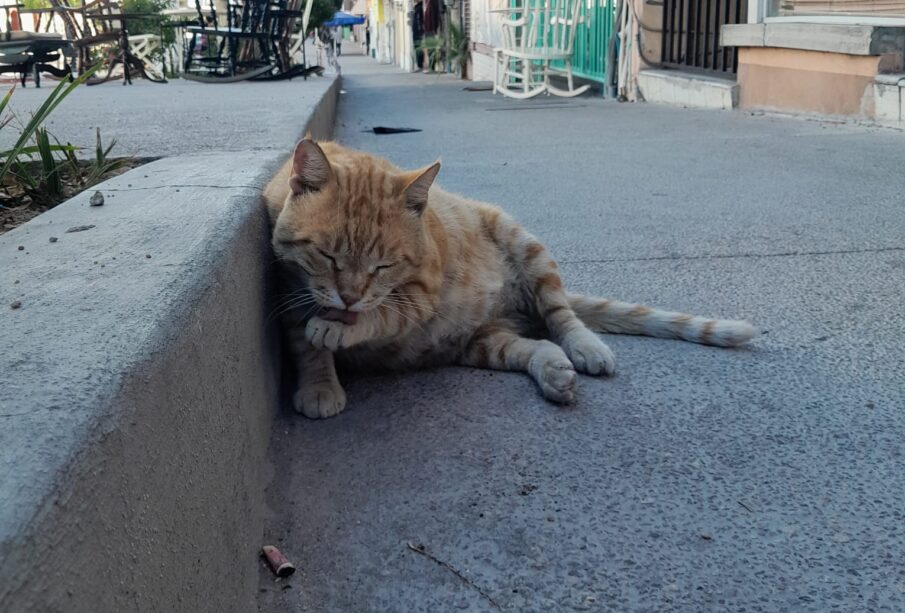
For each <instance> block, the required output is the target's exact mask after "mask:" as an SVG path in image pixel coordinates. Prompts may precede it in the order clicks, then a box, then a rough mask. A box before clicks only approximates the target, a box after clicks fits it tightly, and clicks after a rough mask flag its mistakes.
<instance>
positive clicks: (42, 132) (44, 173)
mask: <svg viewBox="0 0 905 613" xmlns="http://www.w3.org/2000/svg"><path fill="white" fill-rule="evenodd" d="M96 70H97V67H95V68H92V69H91V70H89V71H87V73H86V74H84V75H82V76H81V77H80V78H79V79H76V80H75V81H73V82H72V83H68V82H65V81H64V82H62V83H60V84H59V85H58V86H57V87H56V88H54V90H53V91H52V92H51V93H50V95H49V96H48V97H47V99H46V100H45V101H44V103H43V104H42V105H41V107H40V108H39V109H38V111H37V112H36V113H34V114H33V115H32V117H31V120H30V121H29V122H28V123H27V124H25V125H24V126H22V133H21V134H20V135H19V138H18V140H17V141H16V145H15V146H14V147H13V148H12V149H9V150H7V151H3V152H0V160H2V161H3V165H2V170H0V172H2V174H0V187H2V188H3V189H4V190H6V191H7V192H10V191H12V192H13V193H14V194H19V195H20V196H27V197H28V199H29V200H30V201H31V202H34V203H36V204H38V205H43V206H52V205H54V204H56V203H58V202H60V201H62V200H64V199H66V198H67V197H69V196H71V195H72V194H73V193H74V192H77V191H80V190H81V189H84V188H86V187H89V186H91V185H93V184H95V183H97V182H98V181H100V180H101V179H103V178H104V176H105V175H107V174H108V173H110V172H113V171H115V170H118V169H120V168H122V167H123V166H125V165H127V164H128V163H129V162H130V160H128V159H117V160H111V159H110V152H111V150H112V149H113V147H114V146H116V140H115V139H114V140H113V141H111V143H110V144H109V145H108V146H107V147H104V145H103V143H102V141H101V131H100V128H98V129H97V133H96V135H97V137H96V142H95V149H94V159H93V160H88V161H85V160H79V159H78V157H77V155H76V153H77V152H78V151H80V148H79V147H75V146H73V145H72V144H70V143H66V144H65V145H64V144H62V143H60V142H59V140H57V139H56V138H54V137H53V136H52V135H51V134H50V132H48V130H47V129H46V128H44V127H43V125H42V124H43V122H44V121H45V120H46V119H47V117H48V115H50V113H51V112H52V111H53V109H54V108H56V106H57V105H58V104H59V103H60V102H61V101H62V100H63V98H65V97H66V96H67V95H69V93H70V92H72V90H73V89H75V87H78V85H80V84H81V83H83V82H84V81H85V80H87V79H88V78H89V77H90V76H91V75H92V74H93V73H94V72H95V71H96ZM12 93H13V90H12V89H11V90H10V91H9V92H7V94H6V95H5V96H4V97H3V98H2V99H0V128H5V127H7V126H9V124H10V122H11V121H12V120H13V119H14V116H13V115H12V114H6V115H4V113H5V111H6V108H7V106H8V104H9V101H10V98H11V97H12Z"/></svg>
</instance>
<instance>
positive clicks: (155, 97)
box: [0, 75, 333, 157]
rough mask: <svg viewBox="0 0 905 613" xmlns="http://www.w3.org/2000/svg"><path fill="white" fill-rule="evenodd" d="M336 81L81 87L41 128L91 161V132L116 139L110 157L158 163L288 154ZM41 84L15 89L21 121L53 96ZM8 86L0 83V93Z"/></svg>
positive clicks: (2, 139)
mask: <svg viewBox="0 0 905 613" xmlns="http://www.w3.org/2000/svg"><path fill="white" fill-rule="evenodd" d="M332 82H333V76H332V75H327V76H325V77H311V78H309V79H308V80H307V81H305V80H303V79H301V78H297V79H293V80H291V81H278V82H272V83H262V82H257V83H255V82H251V81H245V82H241V83H225V84H210V83H197V82H194V81H186V80H183V79H173V80H171V81H170V82H169V83H166V84H158V83H150V82H148V81H145V80H143V79H136V80H134V81H133V84H132V85H130V86H123V85H122V84H121V82H118V81H117V82H109V83H104V84H102V85H95V86H91V87H88V86H83V87H79V88H77V89H76V90H75V91H73V92H72V93H71V94H70V95H69V96H68V97H67V98H66V99H65V100H63V101H62V102H61V103H60V105H59V106H58V107H57V108H56V109H55V110H54V111H53V113H52V114H51V115H50V118H49V119H48V121H47V123H46V124H45V125H46V127H47V128H48V130H49V131H50V132H51V133H52V134H53V135H54V136H56V137H57V138H58V139H59V140H60V141H61V142H64V143H65V142H70V143H72V144H73V145H77V146H79V147H87V149H86V150H85V152H84V156H86V157H91V156H93V155H94V143H95V130H96V128H97V127H100V129H101V137H102V139H103V141H104V143H105V144H109V143H110V142H111V141H112V139H114V138H115V139H116V141H117V146H116V147H115V148H114V150H113V152H112V153H111V155H112V156H114V157H121V156H128V155H131V156H138V157H163V156H170V155H180V154H185V153H189V154H190V153H202V152H208V151H248V150H261V149H273V148H280V149H289V148H290V147H291V146H292V144H293V142H294V139H295V138H296V136H297V132H298V125H297V122H298V120H299V117H304V116H305V114H306V113H307V112H308V109H310V108H311V107H313V106H314V105H315V104H316V103H317V101H318V100H320V99H321V97H322V96H323V95H324V92H325V91H326V90H327V88H328V87H330V84H331V83H332ZM54 86H55V83H54V82H53V81H45V83H44V85H43V86H42V87H41V88H40V89H36V88H34V87H33V86H32V84H31V82H30V81H29V83H28V87H26V88H21V87H19V88H17V89H16V92H15V93H14V94H13V97H12V100H11V101H10V109H12V110H13V111H14V112H15V113H16V114H17V115H19V116H20V117H21V118H22V120H23V121H25V120H27V118H28V116H29V113H31V112H33V111H34V110H36V109H37V108H38V107H39V106H40V105H41V104H42V103H43V102H44V100H45V98H46V97H47V95H48V94H49V93H50V92H51V91H52V89H53V87H54ZM8 87H9V84H3V85H0V94H2V93H5V91H6V90H7V89H8ZM16 138H18V132H16V131H15V130H14V129H12V128H11V127H7V128H4V129H3V130H2V131H0V147H3V148H6V147H10V146H12V144H13V143H14V142H15V140H16Z"/></svg>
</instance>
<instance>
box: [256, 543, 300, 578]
mask: <svg viewBox="0 0 905 613" xmlns="http://www.w3.org/2000/svg"><path fill="white" fill-rule="evenodd" d="M261 555H263V556H264V558H266V559H267V564H268V565H269V566H270V569H271V570H272V571H273V573H274V574H275V575H276V576H277V577H288V576H289V575H291V574H292V573H294V572H295V566H293V565H292V562H290V561H289V560H287V559H286V556H284V555H283V553H282V552H281V551H280V550H279V549H277V548H276V547H274V546H273V545H264V547H262V548H261Z"/></svg>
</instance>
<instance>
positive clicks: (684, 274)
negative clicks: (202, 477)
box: [260, 58, 905, 612]
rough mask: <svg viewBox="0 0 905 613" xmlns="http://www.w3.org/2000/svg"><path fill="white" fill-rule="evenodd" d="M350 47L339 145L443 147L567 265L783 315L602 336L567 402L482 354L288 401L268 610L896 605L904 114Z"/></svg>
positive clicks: (462, 188)
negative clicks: (598, 92)
mask: <svg viewBox="0 0 905 613" xmlns="http://www.w3.org/2000/svg"><path fill="white" fill-rule="evenodd" d="M343 69H344V70H343V74H344V79H345V80H344V88H345V89H346V90H347V94H346V95H344V96H343V97H342V99H341V104H340V112H339V119H338V122H339V125H338V126H337V128H338V130H337V138H338V139H339V140H340V141H342V142H344V143H346V144H348V145H352V146H355V147H359V148H362V149H366V150H370V151H373V152H376V153H379V154H383V155H385V156H387V157H389V158H390V159H392V160H393V161H395V162H398V163H399V164H402V165H405V166H410V167H414V166H421V165H424V164H426V163H429V162H431V161H432V160H434V159H435V158H437V157H438V156H442V158H443V170H442V171H441V173H440V178H439V182H440V183H441V184H442V185H443V186H444V187H446V188H448V189H451V190H454V191H459V192H462V193H465V194H468V195H469V196H472V197H476V198H481V199H485V200H489V201H493V202H496V203H499V204H501V205H503V206H504V207H505V208H506V209H508V210H509V211H510V212H511V213H513V214H514V215H515V216H516V217H517V218H518V219H520V220H521V221H522V222H523V223H524V224H525V225H526V226H527V227H528V228H529V229H530V230H532V231H533V232H534V233H536V234H537V235H538V236H539V237H541V238H542V239H543V240H544V241H545V242H546V244H547V245H548V246H549V247H550V248H551V249H552V250H553V252H554V254H555V255H557V256H558V258H559V259H560V261H561V262H562V268H563V273H564V276H565V278H566V281H567V285H568V286H570V287H571V288H572V289H574V290H577V291H582V292H587V293H593V294H599V295H603V296H610V297H616V298H620V299H625V300H632V301H644V302H646V303H649V304H653V305H657V306H663V307H669V308H674V309H681V310H686V311H689V312H694V313H698V314H703V315H718V316H724V317H743V318H746V319H749V320H750V321H752V322H753V323H755V324H756V325H758V326H759V327H760V328H761V329H762V330H763V331H764V332H765V334H764V335H763V336H762V337H760V338H759V339H757V340H756V341H755V342H754V343H753V344H752V345H751V346H750V347H748V348H745V349H740V350H732V351H730V350H721V349H715V348H710V347H702V346H697V345H693V344H689V343H681V342H676V341H668V340H657V339H647V338H635V337H620V336H609V337H607V339H606V340H607V342H608V343H610V345H611V346H612V347H613V349H614V350H615V352H616V355H617V362H618V373H617V375H616V376H615V377H614V378H612V379H593V378H589V377H583V378H582V380H581V389H580V398H579V402H578V403H577V405H576V406H575V407H573V408H568V409H563V408H558V407H555V406H553V405H550V404H548V403H546V402H544V401H543V400H542V398H541V397H540V395H539V394H538V392H537V390H536V389H535V386H534V384H533V383H532V382H531V381H530V380H529V379H528V377H527V376H524V375H519V374H509V373H499V372H488V371H477V370H470V369H464V368H446V369H440V370H435V371H429V372H419V373H411V374H402V375H398V376H382V377H355V376H354V375H353V376H348V375H347V376H346V377H345V383H346V390H347V392H348V397H349V405H348V407H349V408H348V409H347V411H346V412H345V413H344V414H342V415H341V416H339V417H338V418H335V419H331V420H328V421H323V422H312V421H308V420H306V419H303V418H301V417H299V416H297V415H295V414H293V413H292V412H291V409H290V408H289V407H288V405H287V407H286V408H285V410H284V411H283V413H282V414H281V415H280V417H279V419H278V423H277V424H276V427H275V430H274V439H273V443H272V444H273V447H274V448H273V462H274V482H273V484H272V486H271V488H270V494H269V504H270V506H271V510H272V517H271V519H270V522H269V532H268V538H269V540H271V541H273V542H275V543H277V544H278V545H279V546H280V547H281V548H282V549H283V550H284V551H285V552H286V553H287V554H288V555H289V556H290V557H291V558H293V559H294V561H295V562H296V563H297V565H298V566H299V567H300V571H299V572H298V573H297V574H296V575H295V576H294V577H293V578H291V579H290V580H288V582H286V583H285V584H281V583H274V582H273V581H272V578H271V577H270V576H269V575H268V574H267V573H266V572H263V571H262V575H261V578H262V580H261V588H260V589H261V594H260V609H261V610H262V611H290V610H291V611H297V610H301V611H375V612H376V611H380V612H389V611H400V612H401V611H449V610H466V611H493V610H498V609H503V610H512V611H571V610H591V611H815V612H817V611H820V612H823V611H903V610H905V557H903V553H905V459H903V445H905V442H903V441H905V374H903V373H905V351H903V349H902V346H901V342H902V339H903V335H905V310H903V308H902V302H903V297H905V289H903V288H905V239H903V236H905V212H903V200H905V199H903V192H902V180H901V169H902V167H903V164H905V136H903V134H901V133H899V132H895V131H888V130H882V129H876V128H870V127H864V126H859V125H849V124H837V123H829V122H820V121H809V120H802V119H793V118H782V117H773V116H763V115H756V116H752V115H750V114H748V113H743V112H732V113H729V112H713V111H691V110H683V109H675V108H667V107H658V106H654V105H649V104H618V103H614V102H607V101H603V100H600V99H597V98H590V97H583V98H579V99H575V100H571V101H560V100H551V99H542V100H535V101H532V102H528V103H522V102H516V101H511V100H504V99H501V98H499V97H496V98H495V97H493V96H491V95H490V93H488V92H480V93H471V92H465V91H463V90H462V87H463V86H464V85H466V83H463V82H460V81H457V80H455V79H452V78H448V77H436V76H426V75H421V74H416V75H404V74H400V73H398V72H396V71H394V70H392V69H390V68H387V67H381V66H378V65H377V64H374V63H371V62H369V61H368V60H364V59H361V58H356V59H354V60H353V59H351V58H347V59H346V60H345V61H344V64H343ZM374 125H387V126H405V127H416V128H421V129H423V130H424V131H423V132H421V133H415V134H405V135H397V136H376V135H373V134H371V133H367V132H365V131H364V130H365V129H366V128H369V127H371V126H374ZM409 543H411V544H413V545H415V546H418V547H423V549H424V553H425V554H428V555H422V553H419V552H416V551H413V550H412V549H410V548H409V547H408V544H409ZM286 585H289V586H291V587H289V588H286Z"/></svg>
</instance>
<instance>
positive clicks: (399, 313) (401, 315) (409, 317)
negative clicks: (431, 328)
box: [381, 301, 425, 331]
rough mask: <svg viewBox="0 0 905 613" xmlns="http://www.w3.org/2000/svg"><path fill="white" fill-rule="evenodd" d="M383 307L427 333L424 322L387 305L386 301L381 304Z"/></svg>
mask: <svg viewBox="0 0 905 613" xmlns="http://www.w3.org/2000/svg"><path fill="white" fill-rule="evenodd" d="M381 306H385V307H386V308H387V309H389V310H390V311H392V312H393V313H396V314H397V315H399V316H400V317H402V318H403V319H406V320H408V321H409V322H411V323H412V324H414V325H416V326H418V327H419V328H420V329H421V330H422V331H425V328H424V323H423V322H420V321H418V320H417V319H415V318H414V317H412V316H411V315H406V314H405V313H403V312H402V310H401V309H398V308H396V307H395V306H393V305H392V304H389V303H387V302H386V301H384V302H382V303H381Z"/></svg>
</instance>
